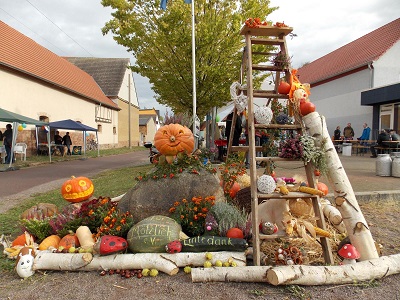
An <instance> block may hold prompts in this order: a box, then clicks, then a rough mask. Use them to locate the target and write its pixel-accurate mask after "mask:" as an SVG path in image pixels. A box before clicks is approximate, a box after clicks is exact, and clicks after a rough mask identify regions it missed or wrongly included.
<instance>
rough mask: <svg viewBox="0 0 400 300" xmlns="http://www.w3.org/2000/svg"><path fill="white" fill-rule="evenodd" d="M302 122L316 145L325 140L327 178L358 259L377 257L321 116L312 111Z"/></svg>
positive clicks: (365, 224) (364, 221)
mask: <svg viewBox="0 0 400 300" xmlns="http://www.w3.org/2000/svg"><path fill="white" fill-rule="evenodd" d="M303 122H304V125H305V127H306V129H307V131H308V133H309V135H310V136H312V137H314V138H315V139H316V146H320V145H321V143H322V142H323V141H325V151H326V152H325V154H326V161H327V165H328V174H327V175H328V179H329V181H330V183H331V184H333V186H334V194H335V204H336V206H337V208H338V209H339V211H340V213H341V215H342V218H343V222H344V225H345V226H346V230H347V233H348V235H349V238H350V242H351V244H352V245H353V246H354V247H356V249H357V250H358V252H359V253H360V255H361V258H360V260H361V261H363V260H369V259H376V258H378V257H379V255H378V251H377V249H376V247H375V244H374V240H373V238H372V235H371V231H370V230H369V227H368V224H367V222H366V220H365V218H364V216H363V214H362V212H361V209H360V207H359V205H358V202H357V200H356V196H355V194H354V191H353V188H352V186H351V184H350V181H349V178H348V177H347V174H346V172H345V170H344V168H343V166H342V163H341V161H340V159H339V156H338V154H337V152H336V150H335V147H334V145H333V143H332V139H331V138H330V136H329V133H328V129H327V127H326V122H325V118H324V116H320V115H319V114H318V113H317V112H313V113H310V114H308V115H306V116H304V117H303Z"/></svg>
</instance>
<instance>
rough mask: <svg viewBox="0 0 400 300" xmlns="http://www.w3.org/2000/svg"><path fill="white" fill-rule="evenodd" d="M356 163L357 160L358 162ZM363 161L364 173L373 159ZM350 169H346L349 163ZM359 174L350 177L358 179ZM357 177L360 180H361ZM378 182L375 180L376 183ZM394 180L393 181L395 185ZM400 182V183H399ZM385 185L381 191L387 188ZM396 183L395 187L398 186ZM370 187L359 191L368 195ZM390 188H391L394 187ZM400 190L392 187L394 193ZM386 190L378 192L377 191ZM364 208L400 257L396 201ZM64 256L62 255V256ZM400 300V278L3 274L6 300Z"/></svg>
mask: <svg viewBox="0 0 400 300" xmlns="http://www.w3.org/2000/svg"><path fill="white" fill-rule="evenodd" d="M353 160H354V158H353ZM363 160H364V159H362V160H361V166H360V168H359V169H363V168H365V163H366V162H368V163H371V162H370V161H368V160H365V161H363ZM344 166H345V168H346V165H345V164H344ZM357 172H358V171H357V170H352V171H349V172H348V174H352V173H354V174H358V173H357ZM351 176H353V175H349V178H350V181H351V182H352V185H353V188H354V190H355V191H357V188H355V187H356V186H357V184H358V183H356V182H357V180H359V181H360V182H361V183H363V182H364V180H366V182H365V183H366V184H367V183H368V182H371V184H370V185H369V186H370V187H371V185H374V184H376V181H379V180H381V178H377V177H374V176H375V175H374V170H369V171H360V174H359V176H357V175H354V176H355V177H354V178H352V177H351ZM356 177H359V178H358V179H357V178H356ZM374 179H375V180H374ZM392 180H393V178H388V182H389V183H388V184H389V185H391V184H392ZM397 180H398V179H397ZM383 182H384V181H382V184H381V185H380V187H384V184H383ZM395 182H396V181H393V186H394V187H397V186H398V181H397V184H395ZM366 184H362V186H361V184H360V188H359V191H360V192H366V191H367V190H368V188H367V187H365V185H366ZM388 189H389V188H388ZM393 189H394V188H392V190H393ZM378 190H382V189H375V191H378ZM359 205H360V208H361V210H362V212H363V215H364V217H365V219H366V220H367V222H368V225H369V227H370V229H371V232H372V236H373V237H374V239H375V241H376V242H377V243H378V244H379V245H381V250H382V255H385V256H386V255H391V254H397V253H400V226H399V221H398V219H399V216H400V215H399V211H400V209H399V206H400V204H399V203H398V202H397V201H396V200H390V199H387V200H385V201H379V202H376V201H365V202H360V201H359ZM60 255H61V254H60ZM76 298H79V299H85V300H91V299H93V300H98V299H107V300H113V299H118V300H119V299H128V298H129V299H136V298H139V299H143V298H145V299H160V300H161V299H168V300H170V299H332V300H333V299H335V300H337V299H343V300H344V299H352V300H357V299H360V300H361V299H362V300H369V299H371V300H372V299H374V300H375V299H385V300H395V299H397V300H398V299H400V274H396V275H391V276H388V277H384V278H377V279H375V280H372V281H369V282H363V283H361V282H354V283H351V284H341V285H330V286H296V285H291V286H278V287H276V286H272V285H270V284H267V283H237V282H211V283H192V281H191V276H190V275H189V274H185V273H184V272H183V270H182V269H181V270H180V271H179V273H178V274H177V275H174V276H169V275H166V274H159V275H158V276H157V277H142V278H140V279H138V278H133V277H132V278H122V277H121V276H120V275H116V274H114V275H104V276H101V275H100V273H99V272H65V271H46V272H36V273H35V275H34V276H32V277H30V278H27V279H25V280H23V279H21V278H19V277H18V276H17V274H16V273H15V272H3V273H0V300H6V299H10V300H22V299H23V300H31V299H32V300H33V299H40V300H46V299H61V300H63V299H66V300H67V299H68V300H69V299H76Z"/></svg>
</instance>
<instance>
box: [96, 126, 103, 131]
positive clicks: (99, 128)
mask: <svg viewBox="0 0 400 300" xmlns="http://www.w3.org/2000/svg"><path fill="white" fill-rule="evenodd" d="M101 130H102V126H101V125H100V124H97V131H98V132H101Z"/></svg>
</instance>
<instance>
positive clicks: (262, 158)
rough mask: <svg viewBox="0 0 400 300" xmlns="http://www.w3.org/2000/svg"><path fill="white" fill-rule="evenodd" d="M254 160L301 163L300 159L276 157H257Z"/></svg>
mask: <svg viewBox="0 0 400 300" xmlns="http://www.w3.org/2000/svg"><path fill="white" fill-rule="evenodd" d="M256 148H257V147H256ZM255 159H256V161H301V160H300V159H292V158H284V157H278V156H263V157H262V156H257V157H256V158H255Z"/></svg>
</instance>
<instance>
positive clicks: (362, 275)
mask: <svg viewBox="0 0 400 300" xmlns="http://www.w3.org/2000/svg"><path fill="white" fill-rule="evenodd" d="M397 273H400V254H394V255H390V256H382V257H380V258H377V259H372V260H365V261H362V262H358V263H355V264H349V265H343V266H305V265H292V266H282V267H274V268H271V269H269V270H268V271H267V280H268V282H269V283H271V284H273V285H289V284H297V285H328V284H345V283H353V282H362V281H368V280H372V279H376V278H382V277H385V276H389V275H393V274H397Z"/></svg>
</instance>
